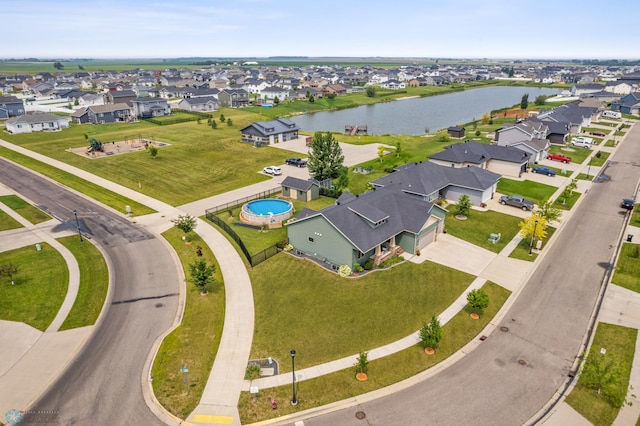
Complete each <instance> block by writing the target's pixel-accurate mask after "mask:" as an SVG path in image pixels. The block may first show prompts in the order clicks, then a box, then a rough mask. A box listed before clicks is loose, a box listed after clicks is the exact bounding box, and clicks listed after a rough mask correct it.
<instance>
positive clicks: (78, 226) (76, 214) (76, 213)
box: [73, 210, 82, 242]
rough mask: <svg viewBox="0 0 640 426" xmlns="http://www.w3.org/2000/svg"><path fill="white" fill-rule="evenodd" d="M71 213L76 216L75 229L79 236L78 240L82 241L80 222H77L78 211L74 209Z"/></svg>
mask: <svg viewBox="0 0 640 426" xmlns="http://www.w3.org/2000/svg"><path fill="white" fill-rule="evenodd" d="M73 215H74V216H75V217H76V229H77V230H78V235H79V236H80V242H82V232H80V222H78V212H77V211H75V210H74V211H73Z"/></svg>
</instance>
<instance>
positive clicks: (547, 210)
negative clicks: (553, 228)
mask: <svg viewBox="0 0 640 426" xmlns="http://www.w3.org/2000/svg"><path fill="white" fill-rule="evenodd" d="M533 214H535V215H536V216H538V217H543V218H545V219H546V221H547V223H551V222H554V221H556V220H558V219H559V218H560V216H562V210H560V209H558V208H556V207H553V203H552V202H551V201H549V200H548V199H545V200H544V201H543V202H542V204H540V205H539V206H538V210H536V211H534V212H533Z"/></svg>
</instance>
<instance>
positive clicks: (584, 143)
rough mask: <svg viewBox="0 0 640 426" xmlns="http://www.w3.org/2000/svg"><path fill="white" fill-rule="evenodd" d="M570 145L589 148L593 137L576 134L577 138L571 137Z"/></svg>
mask: <svg viewBox="0 0 640 426" xmlns="http://www.w3.org/2000/svg"><path fill="white" fill-rule="evenodd" d="M571 145H573V146H577V147H579V148H587V149H591V145H593V139H592V138H587V137H584V136H578V137H577V138H573V139H572V140H571Z"/></svg>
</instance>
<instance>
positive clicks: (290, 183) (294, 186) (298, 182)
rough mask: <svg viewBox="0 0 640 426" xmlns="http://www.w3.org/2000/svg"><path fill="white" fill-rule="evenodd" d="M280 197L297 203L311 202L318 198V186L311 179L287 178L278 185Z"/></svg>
mask: <svg viewBox="0 0 640 426" xmlns="http://www.w3.org/2000/svg"><path fill="white" fill-rule="evenodd" d="M280 185H281V187H282V196H283V197H287V198H292V199H294V200H298V201H311V200H315V199H316V198H319V197H320V185H318V183H317V182H315V181H314V180H313V179H307V180H305V179H299V178H296V177H293V176H287V177H286V178H284V180H283V181H282V183H281V184H280Z"/></svg>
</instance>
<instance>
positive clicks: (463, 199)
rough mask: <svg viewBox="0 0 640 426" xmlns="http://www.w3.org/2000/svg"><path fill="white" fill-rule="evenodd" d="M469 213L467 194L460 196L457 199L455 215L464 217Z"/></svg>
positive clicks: (469, 203) (469, 199)
mask: <svg viewBox="0 0 640 426" xmlns="http://www.w3.org/2000/svg"><path fill="white" fill-rule="evenodd" d="M470 211H471V198H469V195H468V194H462V195H460V198H458V204H457V205H456V215H457V216H465V217H466V216H467V215H468V214H469V212H470Z"/></svg>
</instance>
